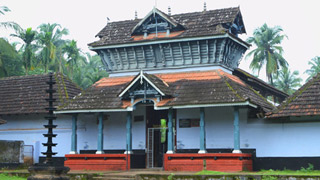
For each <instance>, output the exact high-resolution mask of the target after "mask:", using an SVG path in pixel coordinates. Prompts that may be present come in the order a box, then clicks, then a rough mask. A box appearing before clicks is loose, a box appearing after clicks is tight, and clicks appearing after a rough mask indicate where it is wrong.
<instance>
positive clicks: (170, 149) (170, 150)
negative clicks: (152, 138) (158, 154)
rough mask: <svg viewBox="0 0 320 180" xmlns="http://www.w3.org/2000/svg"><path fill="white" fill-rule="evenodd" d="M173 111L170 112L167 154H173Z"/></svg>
mask: <svg viewBox="0 0 320 180" xmlns="http://www.w3.org/2000/svg"><path fill="white" fill-rule="evenodd" d="M172 114H173V109H169V111H168V151H167V154H173V126H172Z"/></svg>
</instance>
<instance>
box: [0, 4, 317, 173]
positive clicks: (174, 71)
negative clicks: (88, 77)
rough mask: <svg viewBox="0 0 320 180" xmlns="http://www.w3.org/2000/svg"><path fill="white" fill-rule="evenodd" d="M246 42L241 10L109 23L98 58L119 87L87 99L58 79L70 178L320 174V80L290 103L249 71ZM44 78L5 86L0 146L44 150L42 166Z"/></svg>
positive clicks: (0, 96) (61, 152)
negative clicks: (93, 174) (115, 173)
mask: <svg viewBox="0 0 320 180" xmlns="http://www.w3.org/2000/svg"><path fill="white" fill-rule="evenodd" d="M243 33H246V30H245V26H244V21H243V17H242V14H241V12H240V8H239V7H234V8H225V9H217V10H206V9H204V10H203V11H201V12H191V13H184V14H171V12H170V11H169V12H168V13H164V12H162V11H160V10H159V9H157V8H153V9H152V10H151V11H150V13H148V14H147V15H146V16H145V17H144V18H142V19H138V18H135V19H133V20H125V21H117V22H108V23H107V25H106V26H105V27H104V28H103V29H102V30H101V31H100V32H98V34H97V37H98V38H99V40H97V41H95V42H92V43H90V44H89V48H90V49H91V50H93V51H95V52H96V53H97V54H99V56H100V57H101V60H102V62H103V64H104V67H105V70H106V71H107V72H108V73H109V77H106V78H102V79H101V80H100V81H98V82H96V83H95V84H94V85H93V86H92V87H90V88H88V89H86V90H85V91H83V92H81V93H80V90H79V89H77V88H74V85H72V83H71V82H69V81H67V80H66V81H64V82H63V83H61V82H62V81H61V80H60V79H59V78H57V79H56V81H57V85H60V86H57V87H56V88H57V89H61V90H59V91H58V92H59V93H58V94H56V95H59V96H57V97H59V99H60V103H58V104H56V106H57V108H58V110H57V111H55V114H56V115H57V120H56V123H57V124H58V128H57V129H55V130H56V131H57V134H58V136H57V138H56V139H54V141H56V142H57V143H58V145H57V147H56V148H54V149H53V150H54V151H55V152H57V153H58V154H57V157H56V159H60V160H61V161H62V162H64V164H65V166H68V167H70V168H71V170H84V169H86V170H129V169H137V168H139V169H141V168H162V169H164V170H167V171H201V170H203V169H204V168H205V169H207V170H215V171H232V172H235V171H251V170H260V169H284V168H287V169H300V168H301V167H307V166H308V163H311V164H314V167H315V169H320V166H319V165H318V163H317V162H319V160H320V158H319V157H320V156H319V154H320V145H319V144H320V142H318V141H319V140H317V139H315V140H312V138H311V137H317V136H320V131H319V130H318V129H317V127H318V126H319V120H318V119H319V115H320V114H319V113H318V110H317V109H319V108H318V107H319V105H318V104H319V103H318V99H317V97H320V96H319V93H318V91H317V89H319V88H318V85H319V82H320V81H319V76H317V77H315V78H314V79H313V80H311V81H310V82H308V83H307V84H306V85H305V86H303V87H302V89H300V90H298V91H297V93H295V94H294V95H293V96H290V97H288V95H287V94H286V93H283V92H282V91H280V90H278V89H276V88H274V87H272V86H270V85H269V84H267V83H265V82H264V81H262V80H260V79H258V78H256V77H255V76H253V75H251V74H249V73H248V72H246V71H244V70H242V69H240V68H239V63H240V62H241V60H242V57H243V55H244V53H245V52H246V50H247V49H248V48H250V44H248V43H246V42H245V41H243V40H242V39H240V38H239V35H240V34H243ZM37 78H38V76H34V77H33V79H34V80H33V81H32V83H29V85H28V86H27V84H25V83H22V82H20V81H19V83H15V82H14V81H13V79H10V78H9V79H5V80H4V81H3V82H5V83H9V82H10V83H11V84H7V85H6V86H8V87H11V86H12V87H13V88H12V90H10V91H4V90H3V88H1V87H2V86H1V85H2V84H1V80H0V118H2V119H4V120H6V121H7V123H6V124H3V125H1V126H0V140H19V141H24V142H25V144H32V143H35V142H36V143H35V147H36V148H35V149H36V152H34V156H35V157H39V156H41V155H40V153H39V152H40V151H43V149H41V147H39V139H38V140H37V138H36V136H41V134H42V132H43V124H44V121H45V120H44V119H43V121H40V120H35V119H39V117H42V114H43V111H40V110H39V108H40V107H39V106H42V102H45V101H44V100H43V101H37V100H38V99H39V98H40V97H38V96H35V95H34V94H37V93H39V92H38V91H36V90H37V88H36V87H40V86H39V84H38V83H40V82H41V81H40V80H38V79H37ZM28 80H29V81H31V79H28ZM11 81H12V82H11ZM26 82H27V81H26ZM12 83H13V84H12ZM14 85H17V86H14ZM19 85H20V86H19ZM44 85H45V84H44ZM41 87H42V86H41ZM61 87H62V88H61ZM28 88H29V90H28ZM18 90H19V91H18ZM63 90H67V92H68V93H66V92H65V91H63ZM23 94H25V95H27V96H25V95H23ZM39 94H41V93H39ZM9 95H10V96H9ZM66 95H67V96H66ZM10 97H20V98H21V99H20V101H19V98H18V99H17V100H16V101H10ZM22 97H23V98H22ZM27 97H29V99H28V102H26V101H24V99H25V98H27ZM64 99H66V100H64ZM268 99H272V100H276V101H277V102H283V104H281V105H280V106H279V107H275V106H274V105H273V102H271V101H270V100H268ZM29 101H30V102H29ZM13 102H15V103H13ZM33 102H34V103H33ZM40 102H41V103H40ZM37 103H38V104H37ZM29 105H30V106H29ZM44 107H45V105H44ZM26 114H27V115H28V116H26V117H25V116H24V115H26ZM29 114H31V115H29ZM30 122H32V123H30ZM30 124H32V127H31V125H30ZM40 127H41V128H42V129H41V128H40ZM8 129H9V131H8ZM12 134H14V136H12Z"/></svg>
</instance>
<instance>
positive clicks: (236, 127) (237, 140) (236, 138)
mask: <svg viewBox="0 0 320 180" xmlns="http://www.w3.org/2000/svg"><path fill="white" fill-rule="evenodd" d="M233 113H234V122H233V126H234V128H233V137H234V149H233V151H232V153H241V150H240V128H239V108H238V107H234V112H233Z"/></svg>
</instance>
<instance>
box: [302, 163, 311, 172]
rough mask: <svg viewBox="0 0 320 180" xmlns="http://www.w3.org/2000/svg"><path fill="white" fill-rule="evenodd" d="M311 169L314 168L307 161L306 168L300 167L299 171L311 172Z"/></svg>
mask: <svg viewBox="0 0 320 180" xmlns="http://www.w3.org/2000/svg"><path fill="white" fill-rule="evenodd" d="M313 170H314V166H313V164H311V163H308V167H307V168H304V167H301V169H300V172H305V173H309V172H312V171H313Z"/></svg>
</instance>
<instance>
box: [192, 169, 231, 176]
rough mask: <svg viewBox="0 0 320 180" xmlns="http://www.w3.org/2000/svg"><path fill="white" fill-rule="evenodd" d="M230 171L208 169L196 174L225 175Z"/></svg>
mask: <svg viewBox="0 0 320 180" xmlns="http://www.w3.org/2000/svg"><path fill="white" fill-rule="evenodd" d="M227 174H230V173H227V172H220V171H209V170H202V171H199V172H197V173H196V175H227Z"/></svg>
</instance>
